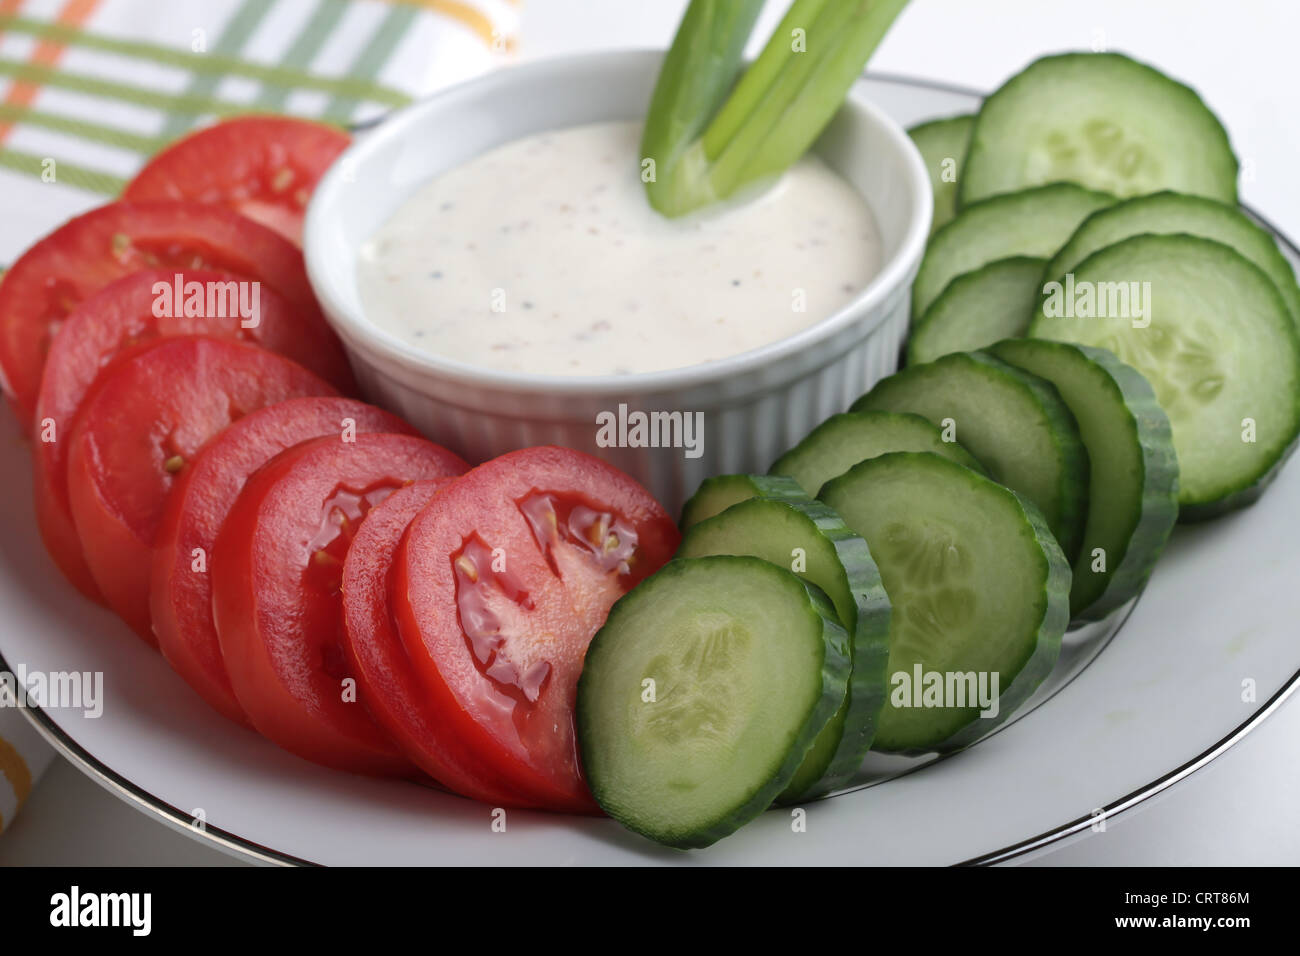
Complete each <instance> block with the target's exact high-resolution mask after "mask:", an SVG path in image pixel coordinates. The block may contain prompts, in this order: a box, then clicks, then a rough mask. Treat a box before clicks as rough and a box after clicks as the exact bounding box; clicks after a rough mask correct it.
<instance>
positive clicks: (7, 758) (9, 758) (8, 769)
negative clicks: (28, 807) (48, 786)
mask: <svg viewBox="0 0 1300 956" xmlns="http://www.w3.org/2000/svg"><path fill="white" fill-rule="evenodd" d="M0 777H3V778H4V779H5V780H8V781H9V786H10V787H11V788H13V791H14V799H15V801H17V805H18V807H20V808H21V807H22V805H23V803H24V802H25V801H26V800H27V795H28V794H29V793H31V792H32V773H31V771H30V770H28V769H27V761H26V760H24V759H23V755H22V754H20V753H19V752H18V751H17V750H15V749H14V745H13V744H11V743H9V741H7V740H5V739H4V738H3V737H0ZM0 829H3V824H0Z"/></svg>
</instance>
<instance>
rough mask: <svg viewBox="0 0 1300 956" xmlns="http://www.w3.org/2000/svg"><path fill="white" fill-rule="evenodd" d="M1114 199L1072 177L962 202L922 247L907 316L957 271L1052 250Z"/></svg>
mask: <svg viewBox="0 0 1300 956" xmlns="http://www.w3.org/2000/svg"><path fill="white" fill-rule="evenodd" d="M1114 201H1115V197H1114V196H1109V195H1107V194H1106V193H1098V192H1093V191H1092V190H1090V189H1084V188H1083V187H1082V186H1076V185H1075V184H1074V183H1053V184H1051V185H1049V186H1039V187H1038V188H1037V189H1026V190H1025V191H1024V192H1018V193H1012V194H1011V195H1007V196H997V197H995V198H993V199H989V200H987V201H986V202H981V203H976V204H974V205H972V206H967V207H965V208H964V209H962V210H961V211H960V212H959V213H958V214H957V218H956V219H954V220H953V221H952V222H950V223H948V225H946V226H944V227H943V228H942V229H940V230H939V231H938V232H936V233H935V234H934V237H933V238H932V239H931V240H930V245H929V247H928V248H927V249H926V250H925V258H924V259H922V260H921V268H920V269H919V270H918V271H917V273H916V282H915V283H914V284H913V285H912V318H913V319H917V318H920V317H921V316H922V315H924V314H925V310H926V309H928V308H929V307H930V304H931V303H933V302H934V300H935V299H937V298H938V297H939V293H940V292H942V291H943V290H944V289H945V288H946V287H947V285H948V283H949V282H951V281H952V280H953V279H955V278H957V277H958V276H959V275H962V274H964V273H967V272H971V271H973V270H975V269H978V268H979V267H980V266H982V265H986V264H987V263H990V262H996V261H997V260H998V259H1007V258H1010V257H1011V256H1035V257H1037V258H1040V259H1046V258H1047V257H1048V256H1050V255H1054V254H1055V253H1056V250H1057V249H1059V248H1061V245H1062V244H1063V243H1064V242H1065V241H1066V240H1067V239H1069V238H1070V236H1071V235H1072V234H1073V233H1074V230H1075V229H1077V228H1079V223H1081V222H1083V220H1084V219H1086V218H1087V217H1088V216H1090V215H1091V214H1092V213H1094V212H1096V211H1097V210H1098V209H1102V208H1104V207H1106V206H1109V205H1110V204H1111V203H1113V202H1114Z"/></svg>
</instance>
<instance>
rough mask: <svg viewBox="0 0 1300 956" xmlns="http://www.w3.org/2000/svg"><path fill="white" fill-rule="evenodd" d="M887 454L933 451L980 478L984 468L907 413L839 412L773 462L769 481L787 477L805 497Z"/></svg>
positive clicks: (931, 425)
mask: <svg viewBox="0 0 1300 956" xmlns="http://www.w3.org/2000/svg"><path fill="white" fill-rule="evenodd" d="M890 451H932V452H935V453H936V454H939V455H943V456H945V457H947V458H951V459H952V460H953V461H955V462H957V464H959V465H965V466H966V467H967V468H970V469H972V470H973V471H978V472H980V473H981V474H982V473H983V471H984V466H983V465H981V464H980V463H979V462H978V461H976V460H975V459H974V458H973V457H972V456H971V453H970V452H968V451H967V450H966V449H965V448H962V447H961V445H959V444H957V443H956V442H955V441H944V440H943V432H942V431H940V430H939V428H938V426H936V425H934V424H933V423H931V422H929V421H928V420H926V419H924V418H922V417H921V416H920V415H912V414H908V413H906V412H842V413H841V414H839V415H832V416H831V417H830V418H828V419H826V421H824V422H822V423H821V424H820V425H818V426H817V427H816V428H814V429H813V430H812V431H811V432H809V433H808V437H807V438H805V439H804V440H803V441H801V442H800V443H799V444H797V445H795V446H794V447H793V448H791V449H790V450H789V451H788V452H786V453H785V454H784V455H782V456H781V457H780V458H778V459H777V460H776V463H775V464H773V465H772V467H771V468H770V469H769V470H768V473H769V474H772V475H789V476H790V477H791V478H793V479H794V480H795V481H797V482H798V483H799V485H800V487H802V488H803V489H804V490H805V491H806V492H807V493H808V494H810V495H816V494H817V493H818V492H820V491H821V489H822V485H824V484H826V482H828V481H830V480H831V479H832V478H835V477H838V476H839V475H842V474H844V473H845V472H846V471H848V470H849V469H850V468H852V467H853V466H854V465H856V464H857V463H858V462H860V461H866V460H867V459H868V458H875V457H876V456H877V455H883V454H885V453H886V452H890Z"/></svg>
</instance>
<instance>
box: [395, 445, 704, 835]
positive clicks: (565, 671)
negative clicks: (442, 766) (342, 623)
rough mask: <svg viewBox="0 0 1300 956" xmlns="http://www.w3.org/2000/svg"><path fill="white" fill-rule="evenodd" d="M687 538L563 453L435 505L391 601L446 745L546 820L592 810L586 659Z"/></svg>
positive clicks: (471, 483) (423, 516) (547, 451)
mask: <svg viewBox="0 0 1300 956" xmlns="http://www.w3.org/2000/svg"><path fill="white" fill-rule="evenodd" d="M678 540H679V536H678V533H677V527H676V525H675V524H674V523H673V520H672V519H671V518H670V517H669V516H668V514H667V513H666V512H665V511H664V509H663V508H662V507H661V506H660V505H659V503H658V502H656V501H655V500H654V499H653V498H651V497H650V494H649V493H648V492H647V491H646V490H645V489H644V488H642V487H641V486H640V485H638V484H637V483H636V482H635V481H633V480H632V479H631V478H629V477H628V476H627V475H625V474H623V473H622V472H620V471H618V470H617V469H616V468H614V467H612V466H610V465H607V464H605V463H604V462H602V461H599V460H598V459H596V458H592V457H591V456H589V455H584V454H582V453H580V452H576V451H569V450H567V449H563V448H528V449H524V450H522V451H516V452H511V453H509V454H506V455H502V456H501V457H500V458H496V459H493V460H492V461H489V462H487V463H486V464H483V465H480V466H479V467H478V468H475V469H474V470H473V471H471V472H469V473H468V474H466V475H465V476H464V477H463V478H461V479H460V480H459V481H457V482H456V483H455V484H453V485H451V486H450V487H448V488H447V489H446V490H444V491H443V492H441V493H440V494H439V495H437V496H436V497H435V498H434V499H433V500H432V501H430V502H429V504H428V505H427V506H426V507H425V509H424V510H423V511H422V512H420V514H419V515H417V516H416V518H415V520H413V521H412V522H411V525H410V527H409V528H408V529H407V532H406V537H405V538H404V540H403V542H402V545H401V547H400V548H399V550H398V554H397V558H396V560H395V561H394V564H393V571H392V574H393V577H392V594H391V598H392V602H393V616H394V618H395V619H396V621H397V627H398V631H399V633H400V634H401V637H402V643H403V645H404V646H405V647H406V650H407V653H408V654H409V656H410V661H411V664H412V666H413V668H414V670H415V672H416V673H417V675H418V676H419V678H420V680H421V682H422V683H423V685H424V691H425V695H426V699H427V701H428V706H429V708H430V709H431V710H432V711H433V712H435V713H437V714H438V716H439V718H440V721H439V723H438V725H437V731H438V732H439V734H440V735H441V736H440V739H441V740H442V741H445V742H446V745H447V746H449V747H450V746H451V743H452V742H453V741H457V742H459V744H460V745H462V746H464V747H466V748H469V749H470V750H471V751H472V752H473V753H474V754H475V755H476V756H477V758H478V759H479V760H480V761H482V762H483V763H484V764H487V765H488V766H489V767H491V769H492V771H493V773H494V774H495V775H496V776H497V777H498V778H499V779H500V780H502V781H503V782H505V783H507V784H508V785H509V786H510V787H512V788H513V789H514V790H516V791H517V792H518V793H520V794H525V795H530V796H531V795H536V796H538V797H539V798H541V801H542V803H543V805H545V806H546V807H548V808H550V809H554V810H570V811H587V812H591V811H594V809H595V803H594V801H593V800H592V798H591V795H590V793H589V792H588V790H587V787H586V784H585V783H584V781H583V779H582V774H581V769H580V766H579V761H578V754H577V746H576V740H575V735H574V729H573V710H574V703H575V700H576V694H577V682H578V675H579V673H580V672H581V670H582V660H583V657H584V655H585V654H586V651H587V645H588V643H590V641H591V638H592V636H593V635H594V634H595V633H596V631H597V630H598V629H599V628H600V626H601V625H602V624H603V623H604V621H605V616H606V614H607V613H608V611H609V607H610V605H611V604H613V603H614V601H615V600H617V599H618V598H619V597H620V596H621V595H623V594H624V593H625V592H627V591H628V590H629V589H631V588H632V586H633V585H635V584H636V583H637V582H638V581H640V580H641V579H642V578H644V577H645V576H646V575H648V574H651V573H653V572H654V571H656V570H657V569H658V568H659V567H660V566H662V565H663V564H664V562H666V561H667V560H668V559H669V558H670V557H671V556H672V554H673V551H674V550H676V548H677V544H678Z"/></svg>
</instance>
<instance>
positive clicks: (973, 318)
mask: <svg viewBox="0 0 1300 956" xmlns="http://www.w3.org/2000/svg"><path fill="white" fill-rule="evenodd" d="M1045 265H1046V263H1045V262H1044V261H1043V260H1042V259H1034V258H1030V257H1028V256H1012V257H1011V258H1009V259H998V260H996V261H994V262H990V263H989V264H988V265H985V266H981V267H979V268H978V269H975V270H973V271H971V272H967V273H964V274H962V275H959V276H958V277H957V278H955V279H953V280H952V281H951V282H949V283H948V285H947V287H946V288H945V289H944V290H943V291H942V292H941V293H939V297H938V298H937V299H935V300H934V302H932V303H931V304H930V307H929V308H928V309H926V310H925V315H923V316H921V318H920V319H919V320H918V321H917V322H916V324H915V325H914V326H913V327H912V334H911V335H910V336H909V338H908V340H907V364H908V365H918V364H920V363H921V362H930V361H933V360H934V359H937V358H938V357H939V356H941V355H947V354H948V353H949V352H968V351H971V350H973V349H982V348H983V347H984V346H986V345H992V344H993V343H994V342H1000V341H1002V340H1003V339H1009V338H1016V337H1018V336H1021V335H1024V334H1025V330H1026V329H1028V328H1029V322H1030V320H1031V319H1032V318H1033V317H1034V307H1035V306H1036V305H1038V298H1039V294H1040V293H1039V289H1041V288H1042V276H1043V267H1044V266H1045Z"/></svg>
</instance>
